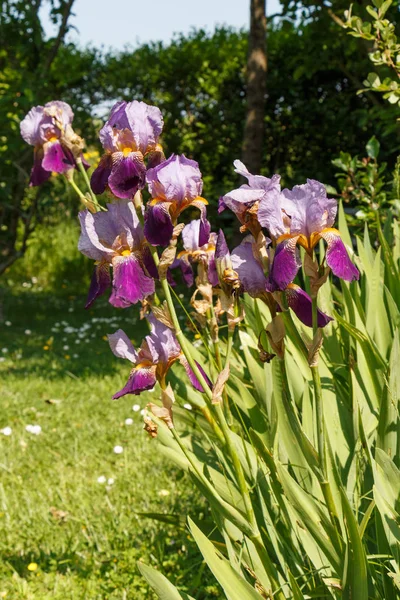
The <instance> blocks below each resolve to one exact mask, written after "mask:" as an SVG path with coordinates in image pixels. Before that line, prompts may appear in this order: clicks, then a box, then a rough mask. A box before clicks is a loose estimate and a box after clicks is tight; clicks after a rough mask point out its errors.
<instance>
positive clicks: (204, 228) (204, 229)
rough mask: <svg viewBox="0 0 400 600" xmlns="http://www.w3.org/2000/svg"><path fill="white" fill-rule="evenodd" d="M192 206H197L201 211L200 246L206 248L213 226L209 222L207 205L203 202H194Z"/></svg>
mask: <svg viewBox="0 0 400 600" xmlns="http://www.w3.org/2000/svg"><path fill="white" fill-rule="evenodd" d="M192 206H195V207H196V208H198V209H199V210H200V224H199V246H204V245H205V244H207V243H208V240H209V238H210V233H211V224H210V222H209V221H208V220H207V209H206V205H205V204H204V202H202V201H201V200H194V201H193V202H192Z"/></svg>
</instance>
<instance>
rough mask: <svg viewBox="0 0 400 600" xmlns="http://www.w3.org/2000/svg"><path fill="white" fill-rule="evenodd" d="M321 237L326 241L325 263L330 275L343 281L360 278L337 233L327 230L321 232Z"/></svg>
mask: <svg viewBox="0 0 400 600" xmlns="http://www.w3.org/2000/svg"><path fill="white" fill-rule="evenodd" d="M321 237H322V238H323V239H324V240H325V241H326V243H327V245H328V247H327V249H326V262H327V265H328V266H329V267H330V268H331V269H332V273H333V274H334V275H336V276H337V277H340V279H344V280H345V281H354V280H357V279H358V278H359V277H360V274H359V272H358V269H357V268H356V267H355V266H354V265H353V263H352V262H351V260H350V258H349V255H348V254H347V250H346V247H345V245H344V243H343V241H342V239H341V237H340V234H339V232H337V233H336V232H335V230H327V231H322V232H321Z"/></svg>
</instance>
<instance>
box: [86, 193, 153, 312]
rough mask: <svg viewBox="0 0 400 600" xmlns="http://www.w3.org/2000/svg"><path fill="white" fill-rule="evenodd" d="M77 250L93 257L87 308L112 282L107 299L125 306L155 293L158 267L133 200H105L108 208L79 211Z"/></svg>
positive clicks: (117, 304) (116, 304)
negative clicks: (116, 201) (96, 211)
mask: <svg viewBox="0 0 400 600" xmlns="http://www.w3.org/2000/svg"><path fill="white" fill-rule="evenodd" d="M79 219H80V223H81V235H80V238H79V243H78V248H79V250H80V251H81V252H82V253H83V254H85V255H86V256H88V257H89V258H92V259H93V260H95V261H96V263H95V269H94V273H93V277H92V281H91V284H90V289H89V295H88V299H87V303H86V308H88V307H90V306H91V305H92V303H93V302H94V300H95V299H96V298H97V297H98V296H100V295H101V294H103V293H104V292H105V291H106V289H107V288H108V287H109V285H110V284H111V276H110V266H112V267H113V280H112V294H111V296H110V303H111V304H112V305H113V306H116V307H120V308H125V307H127V306H130V305H131V304H135V303H136V302H139V301H140V300H144V298H146V297H147V296H149V295H150V294H153V293H154V289H155V286H154V279H153V277H157V269H156V267H155V265H154V262H153V259H152V257H151V255H150V252H149V249H148V246H147V243H146V241H145V239H144V236H143V229H142V226H141V224H140V222H139V219H138V216H137V214H136V210H135V207H134V206H133V203H132V202H127V203H123V202H118V203H115V204H108V211H107V212H98V213H95V214H92V213H91V212H89V211H88V210H84V211H82V212H80V213H79Z"/></svg>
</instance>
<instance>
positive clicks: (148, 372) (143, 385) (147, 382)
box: [113, 365, 157, 400]
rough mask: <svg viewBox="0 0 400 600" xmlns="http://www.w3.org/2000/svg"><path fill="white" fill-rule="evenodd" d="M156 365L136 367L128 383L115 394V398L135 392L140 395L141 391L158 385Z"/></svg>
mask: <svg viewBox="0 0 400 600" xmlns="http://www.w3.org/2000/svg"><path fill="white" fill-rule="evenodd" d="M156 383H157V379H156V367H155V366H153V365H150V366H149V367H134V368H133V369H132V371H131V374H130V376H129V379H128V381H127V383H126V385H125V386H124V387H123V388H122V390H120V391H119V392H117V393H116V394H114V396H113V400H118V398H121V396H125V395H126V394H134V395H135V396H138V395H139V394H140V393H141V392H145V391H146V390H152V389H153V387H154V386H155V385H156Z"/></svg>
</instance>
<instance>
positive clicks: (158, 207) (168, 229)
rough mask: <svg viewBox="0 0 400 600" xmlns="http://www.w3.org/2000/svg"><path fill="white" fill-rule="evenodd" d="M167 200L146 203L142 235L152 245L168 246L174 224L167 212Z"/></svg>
mask: <svg viewBox="0 0 400 600" xmlns="http://www.w3.org/2000/svg"><path fill="white" fill-rule="evenodd" d="M169 205H170V203H169V202H157V203H156V204H154V205H151V204H148V205H147V208H146V212H145V215H144V235H145V238H146V239H147V240H148V241H149V242H150V244H152V246H168V244H169V241H170V239H171V237H172V232H173V230H174V226H173V225H172V221H171V217H170V214H169V210H168V208H169Z"/></svg>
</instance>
